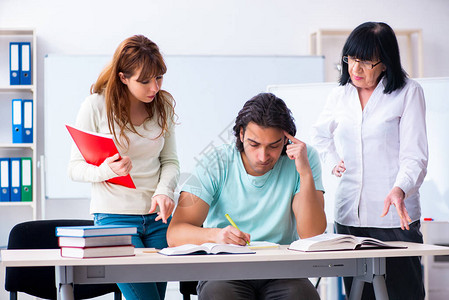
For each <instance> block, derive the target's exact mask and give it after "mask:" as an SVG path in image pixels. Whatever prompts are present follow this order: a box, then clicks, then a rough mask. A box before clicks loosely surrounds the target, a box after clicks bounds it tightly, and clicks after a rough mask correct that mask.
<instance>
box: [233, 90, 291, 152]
mask: <svg viewBox="0 0 449 300" xmlns="http://www.w3.org/2000/svg"><path fill="white" fill-rule="evenodd" d="M249 122H254V123H256V124H257V125H259V126H261V127H275V128H279V129H282V130H285V131H286V132H288V133H289V134H291V135H292V136H295V134H296V125H295V119H294V118H293V115H292V112H291V111H290V109H289V108H288V107H287V105H286V104H285V102H284V101H283V100H282V99H280V98H278V97H276V96H275V95H273V94H271V93H260V94H258V95H256V96H254V97H253V98H251V99H250V100H248V101H247V102H246V103H245V105H243V108H242V109H241V110H240V111H239V113H238V115H237V118H236V119H235V125H234V127H233V131H234V136H235V138H236V141H235V145H236V147H237V149H238V150H239V151H240V152H243V143H242V141H241V140H240V129H241V128H243V132H245V130H246V126H247V125H248V123H249ZM286 148H287V147H286V146H284V149H282V155H285V151H286Z"/></svg>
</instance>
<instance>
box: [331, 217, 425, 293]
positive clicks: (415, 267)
mask: <svg viewBox="0 0 449 300" xmlns="http://www.w3.org/2000/svg"><path fill="white" fill-rule="evenodd" d="M420 227H421V223H420V221H415V222H413V223H411V224H410V230H402V229H401V228H376V227H352V226H345V225H341V224H339V223H337V222H335V229H336V231H337V233H344V234H352V235H355V236H366V237H372V238H375V239H379V240H381V241H385V242H387V241H403V242H413V243H421V244H422V243H423V239H422V234H421V231H420V230H419V229H420ZM344 283H345V289H346V294H347V295H348V294H349V292H350V290H351V284H352V277H345V278H344ZM385 283H386V284H387V292H388V298H390V300H402V299H404V300H422V299H424V295H425V291H424V283H423V278H422V268H421V259H420V257H418V256H412V257H389V258H387V259H386V278H385ZM362 299H363V300H367V299H375V297H374V290H373V285H372V284H371V283H365V285H364V287H363V294H362Z"/></svg>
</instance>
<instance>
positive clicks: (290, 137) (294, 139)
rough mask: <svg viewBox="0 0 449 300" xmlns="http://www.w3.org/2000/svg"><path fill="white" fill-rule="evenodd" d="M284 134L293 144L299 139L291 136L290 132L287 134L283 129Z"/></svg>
mask: <svg viewBox="0 0 449 300" xmlns="http://www.w3.org/2000/svg"><path fill="white" fill-rule="evenodd" d="M284 135H285V136H286V137H287V138H288V139H289V140H290V141H291V142H292V143H293V144H297V143H299V142H300V141H299V140H298V139H297V138H295V137H294V136H292V135H291V134H289V133H288V132H287V131H285V130H284Z"/></svg>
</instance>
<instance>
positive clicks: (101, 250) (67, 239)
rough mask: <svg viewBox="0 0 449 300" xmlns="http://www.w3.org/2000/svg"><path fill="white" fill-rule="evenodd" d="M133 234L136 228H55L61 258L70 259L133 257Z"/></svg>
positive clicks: (122, 226) (121, 226)
mask: <svg viewBox="0 0 449 300" xmlns="http://www.w3.org/2000/svg"><path fill="white" fill-rule="evenodd" d="M135 234H137V227H134V226H126V225H103V226H63V227H57V228H56V236H57V237H58V242H59V247H60V248H61V256H62V257H72V258H92V257H115V256H133V255H134V246H133V245H132V242H131V237H132V236H133V235H135Z"/></svg>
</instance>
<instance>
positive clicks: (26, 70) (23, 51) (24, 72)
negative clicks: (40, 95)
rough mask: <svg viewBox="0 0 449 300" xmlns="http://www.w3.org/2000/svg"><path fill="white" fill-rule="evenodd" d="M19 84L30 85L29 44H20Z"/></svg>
mask: <svg viewBox="0 0 449 300" xmlns="http://www.w3.org/2000/svg"><path fill="white" fill-rule="evenodd" d="M19 52H20V58H21V60H20V84H31V43H29V42H25V43H20V51H19Z"/></svg>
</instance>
